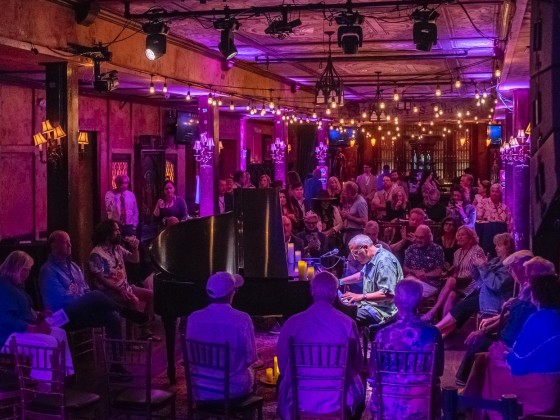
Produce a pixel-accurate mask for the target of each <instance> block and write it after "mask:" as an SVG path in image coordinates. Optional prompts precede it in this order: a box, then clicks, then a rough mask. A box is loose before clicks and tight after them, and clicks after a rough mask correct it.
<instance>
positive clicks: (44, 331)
mask: <svg viewBox="0 0 560 420" xmlns="http://www.w3.org/2000/svg"><path fill="white" fill-rule="evenodd" d="M32 266H33V258H31V257H30V256H29V255H28V254H26V253H25V252H23V251H13V252H12V253H10V255H8V256H7V257H6V259H5V260H4V262H3V263H2V265H0V343H1V345H2V346H3V348H2V347H0V349H1V350H0V351H1V352H3V353H4V352H9V345H10V341H11V340H12V338H15V339H16V341H17V342H18V343H20V344H27V345H36V346H45V347H56V346H58V343H60V342H64V343H65V347H66V373H67V375H72V374H73V373H74V367H73V365H72V355H71V354H70V349H69V347H68V338H67V337H66V331H64V330H63V329H62V328H57V327H51V326H50V325H49V324H48V323H47V322H46V321H45V318H46V317H48V316H49V315H50V313H48V312H46V313H37V312H35V311H34V310H33V309H32V308H31V298H30V297H29V296H28V295H27V293H26V292H25V289H24V288H23V285H24V283H25V280H27V277H29V272H30V271H31V267H32ZM46 363H49V362H48V361H47V362H46ZM46 373H47V372H46V371H42V370H37V371H34V372H32V376H33V377H35V378H37V379H50V378H47V377H46V375H45V374H46Z"/></svg>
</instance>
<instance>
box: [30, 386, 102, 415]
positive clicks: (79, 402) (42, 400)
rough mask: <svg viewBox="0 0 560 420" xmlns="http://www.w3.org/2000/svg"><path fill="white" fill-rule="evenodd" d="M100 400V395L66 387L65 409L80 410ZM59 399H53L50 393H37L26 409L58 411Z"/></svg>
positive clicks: (45, 411)
mask: <svg viewBox="0 0 560 420" xmlns="http://www.w3.org/2000/svg"><path fill="white" fill-rule="evenodd" d="M99 401H101V397H100V396H99V395H97V394H93V393H91V392H84V391H79V390H76V389H66V410H68V411H80V410H83V409H85V408H88V407H90V406H92V405H94V404H97V403H98V402H99ZM59 402H60V401H53V400H52V397H51V396H50V395H41V394H40V395H39V396H37V398H36V399H35V400H33V402H32V403H30V404H29V405H28V406H27V410H28V411H33V412H38V413H45V414H52V413H59V412H60V405H59Z"/></svg>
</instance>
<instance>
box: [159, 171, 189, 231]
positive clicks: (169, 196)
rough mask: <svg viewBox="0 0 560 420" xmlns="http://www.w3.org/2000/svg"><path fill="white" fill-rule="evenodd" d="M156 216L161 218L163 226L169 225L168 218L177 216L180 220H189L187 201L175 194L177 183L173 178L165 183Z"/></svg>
mask: <svg viewBox="0 0 560 420" xmlns="http://www.w3.org/2000/svg"><path fill="white" fill-rule="evenodd" d="M154 216H155V217H156V218H157V219H158V220H160V222H161V225H162V226H164V227H165V226H167V218H169V217H172V216H173V217H176V218H177V219H179V220H181V221H182V220H187V219H188V216H189V213H188V211H187V203H185V200H183V199H182V198H181V197H178V196H176V195H175V184H174V183H173V181H171V180H169V179H168V180H166V181H165V182H164V183H163V199H161V198H160V199H159V200H158V202H157V204H156V208H155V209H154Z"/></svg>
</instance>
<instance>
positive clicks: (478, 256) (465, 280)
mask: <svg viewBox="0 0 560 420" xmlns="http://www.w3.org/2000/svg"><path fill="white" fill-rule="evenodd" d="M455 238H456V240H457V245H458V246H459V249H458V250H457V251H455V254H454V255H453V266H452V267H451V269H450V270H449V272H450V276H449V277H448V278H447V280H446V281H445V285H444V286H443V289H442V290H441V292H440V294H439V296H438V299H437V302H436V304H435V305H434V307H433V308H432V309H430V310H429V311H428V312H426V313H425V314H424V315H422V320H423V321H429V320H431V319H432V318H433V317H434V315H435V314H436V313H437V312H438V311H439V310H440V309H443V312H442V317H445V315H447V314H448V313H449V311H451V308H453V306H455V304H456V303H457V301H458V300H459V299H460V298H464V297H465V296H468V295H470V294H471V293H472V292H473V291H474V290H475V289H476V282H475V281H474V279H473V275H472V271H473V268H476V267H479V266H481V265H482V264H485V263H486V256H485V255H484V250H483V249H482V248H481V247H480V246H479V245H478V236H477V235H476V232H475V231H474V230H473V229H471V228H470V227H468V226H465V225H463V226H461V227H459V229H457V234H456V235H455Z"/></svg>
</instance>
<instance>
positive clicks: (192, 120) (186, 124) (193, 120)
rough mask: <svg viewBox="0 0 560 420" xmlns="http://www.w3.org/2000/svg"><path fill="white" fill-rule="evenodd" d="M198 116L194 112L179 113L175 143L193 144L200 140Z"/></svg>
mask: <svg viewBox="0 0 560 420" xmlns="http://www.w3.org/2000/svg"><path fill="white" fill-rule="evenodd" d="M198 135H199V134H198V114H197V113H194V112H181V111H179V112H177V128H176V130H175V143H177V144H191V143H193V142H194V141H195V140H198Z"/></svg>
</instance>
